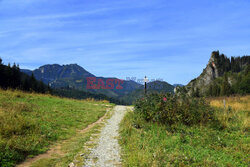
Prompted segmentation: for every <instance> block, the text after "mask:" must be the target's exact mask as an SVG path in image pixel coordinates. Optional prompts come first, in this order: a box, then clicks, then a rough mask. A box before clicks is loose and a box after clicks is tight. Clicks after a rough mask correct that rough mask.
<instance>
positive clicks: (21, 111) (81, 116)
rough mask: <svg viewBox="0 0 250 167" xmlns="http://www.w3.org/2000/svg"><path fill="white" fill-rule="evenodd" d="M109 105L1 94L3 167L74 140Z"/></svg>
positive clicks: (0, 156) (0, 159) (0, 162)
mask: <svg viewBox="0 0 250 167" xmlns="http://www.w3.org/2000/svg"><path fill="white" fill-rule="evenodd" d="M106 104H107V102H106V101H99V102H97V101H94V100H89V101H87V100H81V101H80V100H73V99H66V98H58V97H53V96H51V95H44V94H34V93H23V92H22V91H12V90H7V91H5V90H0V120H1V121H0V166H1V167H7V166H8V167H9V166H14V165H15V164H16V163H18V162H21V161H23V160H24V159H25V158H26V157H31V156H34V155H37V154H40V153H43V152H45V151H46V150H48V148H49V146H50V145H51V144H53V143H54V142H56V141H59V140H64V139H67V138H69V137H71V136H74V135H75V134H76V130H77V129H82V128H85V127H86V126H87V125H89V124H90V123H93V122H95V121H96V120H98V119H99V118H100V117H101V116H103V115H104V114H105V112H106V109H107V106H106Z"/></svg>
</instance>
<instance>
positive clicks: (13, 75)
mask: <svg viewBox="0 0 250 167" xmlns="http://www.w3.org/2000/svg"><path fill="white" fill-rule="evenodd" d="M0 87H1V88H3V89H7V88H12V89H20V90H24V91H34V92H37V93H45V92H50V91H51V89H50V87H49V86H47V85H45V84H44V83H43V82H42V81H38V80H36V79H35V77H34V75H33V74H32V76H28V75H27V74H24V73H22V72H20V68H19V65H16V64H15V63H14V64H13V65H12V66H11V65H10V63H9V64H8V65H4V64H3V63H2V59H1V58H0Z"/></svg>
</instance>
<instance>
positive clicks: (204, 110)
mask: <svg viewBox="0 0 250 167" xmlns="http://www.w3.org/2000/svg"><path fill="white" fill-rule="evenodd" d="M135 114H136V115H138V116H139V117H141V118H143V119H145V120H146V121H153V122H158V123H161V124H167V125H174V124H180V123H181V124H185V125H188V126H191V125H195V124H206V123H208V122H209V121H213V120H215V112H214V109H213V108H211V107H210V106H209V105H208V104H207V103H206V102H205V100H203V99H201V98H191V97H188V98H187V97H185V96H184V97H177V96H174V95H172V94H158V93H154V94H148V95H146V96H145V97H143V98H141V99H138V100H137V101H136V102H135Z"/></svg>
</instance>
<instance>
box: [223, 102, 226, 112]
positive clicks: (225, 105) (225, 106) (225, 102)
mask: <svg viewBox="0 0 250 167" xmlns="http://www.w3.org/2000/svg"><path fill="white" fill-rule="evenodd" d="M223 104H224V110H225V109H226V100H225V99H223Z"/></svg>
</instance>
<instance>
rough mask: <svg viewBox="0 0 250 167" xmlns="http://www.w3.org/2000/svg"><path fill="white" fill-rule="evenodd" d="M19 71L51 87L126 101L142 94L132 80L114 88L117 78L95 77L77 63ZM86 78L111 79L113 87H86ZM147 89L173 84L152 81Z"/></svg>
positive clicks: (170, 89)
mask: <svg viewBox="0 0 250 167" xmlns="http://www.w3.org/2000/svg"><path fill="white" fill-rule="evenodd" d="M21 71H22V72H24V73H26V74H28V75H32V74H33V75H34V77H35V78H36V79H37V80H41V81H43V82H44V83H45V84H48V85H50V86H51V87H52V88H70V89H76V90H80V91H85V92H91V93H96V94H104V95H106V96H108V97H112V98H118V99H122V100H124V101H127V100H126V98H125V97H131V96H132V98H130V99H133V100H134V99H135V97H139V96H141V95H143V89H144V86H143V85H141V84H139V83H137V82H135V81H133V80H123V81H120V82H122V83H120V85H121V86H122V89H116V87H117V86H118V84H119V83H117V82H116V81H117V78H105V77H96V76H95V75H94V74H92V73H90V72H88V71H87V70H85V69H84V68H83V67H81V66H79V65H77V64H68V65H59V64H51V65H50V64H48V65H44V66H41V67H39V68H38V69H35V70H33V71H32V70H28V69H22V70H21ZM87 78H92V79H93V78H94V79H95V80H96V82H95V83H96V84H98V83H97V81H99V80H101V81H103V82H104V83H107V81H110V80H113V84H114V89H88V87H87V85H88V83H87ZM148 89H149V91H153V90H154V91H158V92H159V91H164V92H173V90H174V86H172V85H170V84H168V83H166V82H163V81H161V82H160V81H154V82H150V83H149V84H148ZM129 102H130V103H131V102H132V101H131V100H129Z"/></svg>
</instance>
